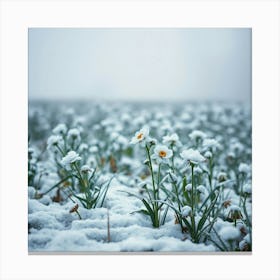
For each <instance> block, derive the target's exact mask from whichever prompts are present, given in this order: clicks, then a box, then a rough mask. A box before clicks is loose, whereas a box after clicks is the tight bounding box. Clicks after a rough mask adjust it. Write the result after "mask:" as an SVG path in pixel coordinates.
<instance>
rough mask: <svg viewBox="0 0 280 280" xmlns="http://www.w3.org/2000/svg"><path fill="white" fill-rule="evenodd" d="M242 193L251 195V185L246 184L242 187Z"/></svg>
mask: <svg viewBox="0 0 280 280" xmlns="http://www.w3.org/2000/svg"><path fill="white" fill-rule="evenodd" d="M243 192H244V193H247V194H251V193H252V185H251V183H247V184H245V185H244V186H243Z"/></svg>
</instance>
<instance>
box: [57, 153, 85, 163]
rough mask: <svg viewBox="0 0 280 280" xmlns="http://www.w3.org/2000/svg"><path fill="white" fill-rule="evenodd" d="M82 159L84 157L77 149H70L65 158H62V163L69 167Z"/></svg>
mask: <svg viewBox="0 0 280 280" xmlns="http://www.w3.org/2000/svg"><path fill="white" fill-rule="evenodd" d="M81 159H82V158H81V157H80V156H79V154H77V153H76V152H75V151H70V152H68V153H67V155H66V156H65V157H64V158H62V160H61V164H62V165H64V166H66V167H68V166H69V165H70V164H71V163H75V162H76V161H79V160H81Z"/></svg>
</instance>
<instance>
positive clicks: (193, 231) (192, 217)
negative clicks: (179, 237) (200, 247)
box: [190, 163, 195, 241]
mask: <svg viewBox="0 0 280 280" xmlns="http://www.w3.org/2000/svg"><path fill="white" fill-rule="evenodd" d="M190 164H191V169H192V197H191V203H192V205H191V208H192V214H191V223H192V234H191V236H192V239H193V241H195V240H194V239H195V219H194V207H195V205H194V204H195V203H194V188H195V187H194V172H193V169H194V164H193V163H190Z"/></svg>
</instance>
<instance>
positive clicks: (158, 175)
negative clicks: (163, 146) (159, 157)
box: [157, 163, 161, 199]
mask: <svg viewBox="0 0 280 280" xmlns="http://www.w3.org/2000/svg"><path fill="white" fill-rule="evenodd" d="M160 165H161V164H160V163H159V165H158V183H157V185H158V188H157V189H158V191H159V184H160ZM157 199H159V193H157Z"/></svg>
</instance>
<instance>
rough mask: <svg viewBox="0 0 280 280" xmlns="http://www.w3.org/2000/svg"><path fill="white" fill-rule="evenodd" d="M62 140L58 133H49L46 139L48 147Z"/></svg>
mask: <svg viewBox="0 0 280 280" xmlns="http://www.w3.org/2000/svg"><path fill="white" fill-rule="evenodd" d="M62 141H63V140H62V137H61V136H60V135H51V136H50V137H49V138H48V141H47V145H48V149H50V148H51V147H53V146H56V145H59V144H60V143H61V142H62Z"/></svg>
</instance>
